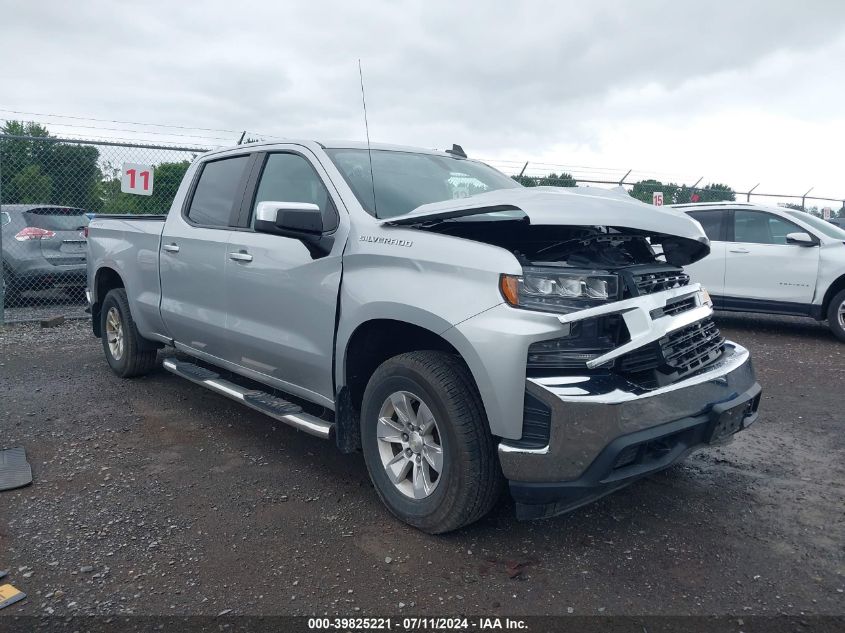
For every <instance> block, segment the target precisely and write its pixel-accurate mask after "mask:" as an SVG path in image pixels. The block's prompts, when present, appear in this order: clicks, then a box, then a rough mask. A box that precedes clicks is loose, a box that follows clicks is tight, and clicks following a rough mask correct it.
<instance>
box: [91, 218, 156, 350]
mask: <svg viewBox="0 0 845 633" xmlns="http://www.w3.org/2000/svg"><path fill="white" fill-rule="evenodd" d="M163 227H164V222H163V221H161V220H149V219H133V220H113V219H110V218H95V219H94V220H93V221H92V222H91V224H90V225H89V227H88V230H89V240H88V249H89V250H88V261H89V262H92V263H94V264H95V266H89V268H88V275H89V277H88V288H89V289H90V290H91V292H92V299H93V301H95V302H102V300H103V299H104V298H105V297H101V296H98V295H97V283H96V282H97V278H98V277H97V275H98V273H100V272H101V271H102V270H103V269H111V270H114V271H115V272H116V273H117V274H118V275H119V276H120V278H121V280H122V281H123V284H124V285H125V287H126V294H127V296H128V298H129V306H130V308H131V310H132V315H133V317H134V319H135V323H136V325H137V327H138V331H139V332H140V333H141V334H142V336H145V337H147V338H157V339H158V338H160V336H161V335H164V334H165V329H164V324H163V323H162V320H161V314H160V313H159V300H160V290H159V268H158V251H159V242H160V239H161V231H162V228H163Z"/></svg>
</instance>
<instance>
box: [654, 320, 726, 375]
mask: <svg viewBox="0 0 845 633" xmlns="http://www.w3.org/2000/svg"><path fill="white" fill-rule="evenodd" d="M660 349H661V351H662V353H663V360H664V362H665V363H666V365H668V366H669V367H671V368H672V369H673V370H675V371H676V372H677V373H678V374H679V375H684V374H688V373H690V372H693V371H695V370H696V369H700V368H701V367H704V366H705V365H707V364H709V363H711V362H713V361H714V360H716V359H717V358H718V357H719V356H721V354H722V352H723V351H724V349H725V339H724V338H723V337H722V335H721V333H720V332H719V328H717V327H716V324H715V323H714V322H713V320H712V319H704V320H703V321H699V322H697V323H693V324H692V325H688V326H687V327H684V328H681V329H680V330H675V331H674V332H672V333H671V334H669V335H668V336H665V337H664V338H662V339H660Z"/></svg>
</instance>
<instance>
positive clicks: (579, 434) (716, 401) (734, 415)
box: [499, 342, 761, 518]
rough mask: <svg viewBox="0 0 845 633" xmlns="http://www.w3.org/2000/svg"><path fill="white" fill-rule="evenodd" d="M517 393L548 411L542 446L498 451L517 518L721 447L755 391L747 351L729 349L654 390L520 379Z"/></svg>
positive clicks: (616, 381) (509, 445) (617, 383)
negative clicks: (521, 388) (523, 393)
mask: <svg viewBox="0 0 845 633" xmlns="http://www.w3.org/2000/svg"><path fill="white" fill-rule="evenodd" d="M526 391H527V392H528V393H530V394H531V395H533V396H534V397H535V398H537V399H539V400H540V401H542V402H543V403H545V404H546V405H547V406H548V408H549V409H550V411H551V423H550V428H549V442H548V445H547V446H544V447H542V448H522V447H519V446H517V445H516V443H513V442H508V441H507V440H504V441H502V442H501V443H500V444H499V459H500V462H501V464H502V470H503V472H504V474H505V477H507V478H508V479H509V480H510V487H511V494H512V496H513V497H514V499H515V501H516V502H517V515H518V516H519V517H520V518H540V517H546V516H553V515H555V514H560V513H562V512H566V511H568V510H571V509H574V508H576V507H578V506H581V505H583V504H585V503H588V502H590V501H592V500H594V499H597V498H598V497H601V496H603V495H605V494H608V493H610V492H613V491H614V490H616V489H618V488H620V487H622V486H625V485H627V484H629V483H631V482H633V481H635V480H636V479H638V478H640V477H642V476H644V475H647V474H649V473H653V472H656V471H658V470H661V469H663V468H666V467H667V466H669V465H671V464H672V463H674V462H676V461H678V460H680V459H682V458H683V457H684V456H685V455H686V454H688V453H689V452H690V451H691V450H693V449H694V448H696V447H698V446H701V445H705V444H708V443H712V442H715V441H723V440H724V439H726V438H728V437H730V436H731V435H732V434H733V433H735V432H736V431H738V430H741V429H742V428H745V427H747V426H749V425H750V424H751V423H753V422H754V421H755V420H756V418H757V407H758V405H759V401H760V391H761V390H760V385H759V384H758V383H757V381H756V379H755V375H754V369H753V367H752V365H751V359H750V357H749V354H748V351H747V350H746V349H745V348H744V347H742V346H740V345H737V344H736V343H731V342H728V343H726V345H725V352H724V354H723V355H722V356H721V358H720V359H719V360H718V361H716V362H714V363H713V364H711V365H708V366H707V367H705V368H704V369H702V370H701V371H699V372H697V373H696V374H693V375H690V376H688V377H686V378H685V379H684V380H681V381H678V382H676V383H673V384H671V385H667V386H665V387H661V388H658V389H653V390H648V391H646V390H642V389H638V388H637V387H634V386H633V385H631V384H630V383H627V382H626V381H625V380H624V379H623V378H613V377H608V376H581V377H577V376H565V377H560V378H536V379H531V378H529V379H528V380H527V381H526Z"/></svg>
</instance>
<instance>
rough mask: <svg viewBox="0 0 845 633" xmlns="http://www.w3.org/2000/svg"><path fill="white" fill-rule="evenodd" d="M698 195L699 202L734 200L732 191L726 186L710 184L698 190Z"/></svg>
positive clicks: (734, 195)
mask: <svg viewBox="0 0 845 633" xmlns="http://www.w3.org/2000/svg"><path fill="white" fill-rule="evenodd" d="M698 194H699V195H700V196H701V202H721V201H729V202H733V201H734V200H736V194H735V193H734V190H733V189H731V188H730V187H729V186H728V185H722V184H719V183H711V184H709V185H707V186H706V187H704V188H703V189H699V191H698Z"/></svg>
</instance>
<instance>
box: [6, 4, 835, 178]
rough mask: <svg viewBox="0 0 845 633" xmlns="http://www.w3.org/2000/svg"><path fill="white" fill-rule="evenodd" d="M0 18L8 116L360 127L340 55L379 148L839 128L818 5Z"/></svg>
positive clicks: (142, 7)
mask: <svg viewBox="0 0 845 633" xmlns="http://www.w3.org/2000/svg"><path fill="white" fill-rule="evenodd" d="M0 14H2V15H3V16H4V18H3V21H2V23H0V41H2V42H3V48H4V51H5V53H4V62H3V63H2V65H0V86H1V87H2V95H3V97H2V98H0V107H6V108H11V109H21V110H30V111H35V112H55V113H60V114H77V115H87V116H92V117H100V118H114V119H120V120H139V121H155V122H163V123H174V124H179V125H196V126H201V127H220V128H225V129H233V130H237V129H244V128H247V129H249V130H254V131H256V132H263V133H267V134H278V135H284V136H306V137H318V138H319V137H352V138H361V136H362V132H363V126H362V119H361V110H360V93H359V86H358V74H357V59H358V58H359V57H360V58H362V59H363V63H364V72H365V79H366V87H367V93H368V94H367V98H368V106H369V114H370V124H371V131H372V133H373V137H374V138H375V139H377V140H382V141H394V142H400V143H409V144H419V145H423V146H443V145H446V144H448V143H451V142H453V141H459V142H462V143H464V144H465V145H466V146H468V147H472V148H475V149H477V150H478V151H480V152H497V151H505V150H510V151H521V152H525V153H528V154H530V153H532V152H535V153H538V154H539V153H547V152H548V151H550V150H551V149H552V148H554V147H555V146H561V145H570V146H571V145H576V146H584V147H588V148H593V149H598V145H599V144H600V142H601V139H602V138H605V137H606V133H605V132H606V130H607V129H608V126H609V125H617V124H619V123H623V122H625V121H630V122H632V123H634V122H642V121H645V122H648V123H660V122H661V121H663V122H667V121H668V120H671V122H672V123H673V124H682V123H683V122H684V121H687V122H689V121H692V120H693V119H694V118H695V117H696V116H704V115H707V114H709V113H712V112H715V111H719V110H729V109H734V108H746V109H748V108H751V109H753V108H759V109H760V110H761V111H765V112H766V113H767V114H782V115H783V116H785V117H791V118H793V119H795V120H797V121H801V120H805V119H812V120H814V121H824V120H827V119H831V120H833V119H836V120H841V115H840V114H839V113H838V103H841V97H842V96H843V95H842V91H843V89H844V88H843V87H842V86H843V81H842V79H843V76H842V70H841V67H840V66H839V64H838V61H837V59H836V57H834V54H833V53H832V52H831V51H833V52H834V53H836V52H838V53H841V51H842V50H843V45H842V41H843V37H845V3H843V2H840V1H836V0H831V1H827V2H825V1H816V2H804V3H802V4H801V6H800V7H797V6H796V5H794V3H784V2H777V3H773V2H768V1H744V2H743V1H734V2H726V1H716V2H709V3H685V2H668V1H658V0H650V1H638V2H623V1H617V2H591V3H584V2H561V1H558V2H530V3H529V2H525V3H515V2H504V1H501V0H493V1H491V2H485V3H481V2H476V3H463V4H459V3H454V2H439V1H437V2H435V1H428V2H423V1H415V2H389V1H386V0H376V1H372V2H367V3H348V2H340V1H337V2H318V1H312V2H296V3H294V2H284V3H267V2H240V3H232V2H229V1H226V2H224V1H211V2H202V3H174V2H155V1H150V2H145V3H140V4H137V3H134V4H128V3H113V2H84V1H83V2H77V3H59V2H53V3H47V4H46V5H45V4H41V3H15V2H11V1H10V0H0ZM838 59H841V54H840V55H839V56H838ZM778 69H781V71H784V72H781V71H779V70H778ZM784 69H785V70H784ZM790 80H791V81H790ZM822 89H823V90H824V91H825V92H826V93H827V97H826V98H822V97H820V98H818V99H808V98H805V97H804V96H802V95H806V93H807V91H813V90H818V91H819V92H821V91H822ZM833 97H835V98H833ZM208 135H209V136H212V135H213V134H211V133H208ZM562 158H563V159H565V157H562ZM655 167H659V166H655Z"/></svg>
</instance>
